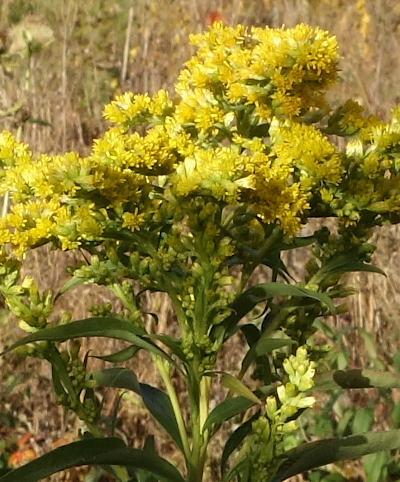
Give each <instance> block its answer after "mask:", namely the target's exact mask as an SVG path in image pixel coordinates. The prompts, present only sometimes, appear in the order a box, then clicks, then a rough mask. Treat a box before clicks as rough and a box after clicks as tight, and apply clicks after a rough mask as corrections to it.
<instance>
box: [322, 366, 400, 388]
mask: <svg viewBox="0 0 400 482" xmlns="http://www.w3.org/2000/svg"><path fill="white" fill-rule="evenodd" d="M395 387H400V375H397V374H394V373H391V372H384V371H379V370H368V369H364V370H363V369H351V370H336V371H329V372H325V373H321V374H318V375H316V377H315V385H314V387H313V389H314V390H336V389H337V388H395Z"/></svg>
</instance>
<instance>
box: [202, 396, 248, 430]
mask: <svg viewBox="0 0 400 482" xmlns="http://www.w3.org/2000/svg"><path fill="white" fill-rule="evenodd" d="M252 405H254V402H253V401H251V400H249V399H248V398H246V397H235V398H228V399H226V400H224V401H223V402H221V403H220V404H218V405H217V406H216V407H215V408H214V410H212V412H211V413H210V415H209V416H208V417H207V420H206V421H205V423H204V427H203V430H207V429H208V428H210V427H211V426H212V425H213V424H214V423H222V422H225V420H228V419H229V418H231V417H234V416H235V415H237V414H239V413H241V412H243V411H244V410H247V409H248V408H250V407H251V406H252Z"/></svg>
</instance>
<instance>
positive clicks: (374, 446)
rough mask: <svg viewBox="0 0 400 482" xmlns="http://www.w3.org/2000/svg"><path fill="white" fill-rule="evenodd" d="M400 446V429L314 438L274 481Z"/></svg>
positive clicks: (288, 457) (292, 455)
mask: <svg viewBox="0 0 400 482" xmlns="http://www.w3.org/2000/svg"><path fill="white" fill-rule="evenodd" d="M399 447H400V430H389V431H387V432H366V433H363V434H359V435H351V436H349V437H342V438H339V437H338V438H334V439H328V440H320V441H317V442H311V443H308V444H304V445H301V446H300V447H297V448H296V449H293V450H291V451H290V452H288V453H287V454H285V456H284V457H285V461H284V462H283V464H282V465H281V467H280V469H279V470H278V472H277V474H276V475H275V476H274V477H273V478H272V480H271V482H281V481H282V480H285V479H287V478H289V477H292V476H294V475H296V474H301V473H303V472H305V471H307V470H311V469H315V468H317V467H321V466H323V465H327V464H331V463H334V462H337V461H339V460H347V459H357V458H359V457H362V456H363V455H367V454H371V453H375V452H380V451H382V450H393V449H396V448H399ZM0 482H1V479H0Z"/></svg>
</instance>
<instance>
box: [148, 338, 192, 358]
mask: <svg viewBox="0 0 400 482" xmlns="http://www.w3.org/2000/svg"><path fill="white" fill-rule="evenodd" d="M149 337H150V338H152V339H154V340H159V341H161V342H162V343H164V345H165V346H166V347H168V348H169V349H170V350H171V352H172V353H173V354H174V355H175V356H177V357H178V358H179V359H180V360H186V355H185V354H184V352H183V350H182V348H181V344H180V342H179V341H177V340H176V339H175V338H173V337H172V336H168V335H157V334H155V335H153V334H152V335H149Z"/></svg>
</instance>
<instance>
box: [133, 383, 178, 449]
mask: <svg viewBox="0 0 400 482" xmlns="http://www.w3.org/2000/svg"><path fill="white" fill-rule="evenodd" d="M140 395H141V396H142V398H143V402H144V404H145V405H146V407H147V409H148V410H149V412H150V413H151V414H152V415H153V417H154V418H155V419H156V420H157V422H158V423H159V424H160V425H161V426H163V427H164V428H165V430H166V431H167V432H168V433H169V435H170V436H171V437H172V439H173V440H174V442H175V443H176V445H177V446H178V447H179V448H180V449H181V450H182V451H183V445H182V440H181V436H180V434H179V429H178V424H177V422H176V418H175V414H174V410H173V408H172V404H171V400H170V398H169V396H168V395H167V394H166V393H164V392H163V391H161V390H159V389H158V388H155V387H152V386H151V385H147V384H145V383H140Z"/></svg>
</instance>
